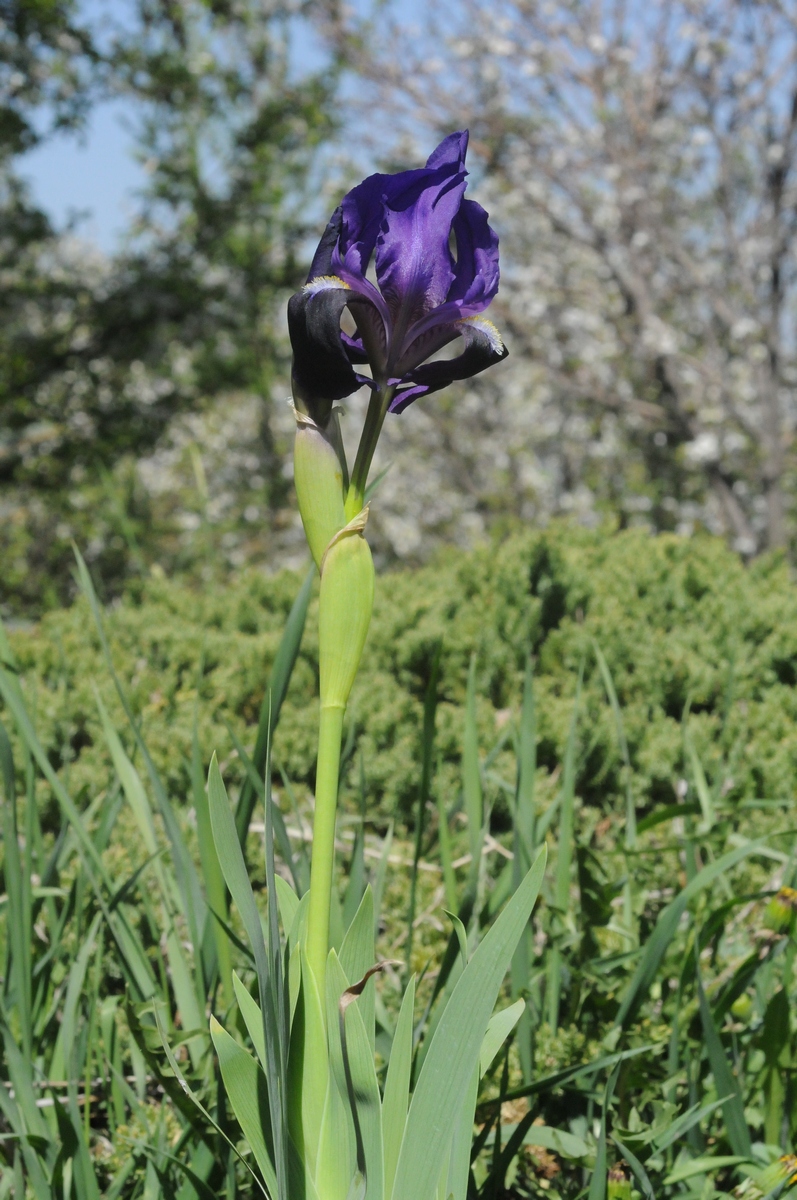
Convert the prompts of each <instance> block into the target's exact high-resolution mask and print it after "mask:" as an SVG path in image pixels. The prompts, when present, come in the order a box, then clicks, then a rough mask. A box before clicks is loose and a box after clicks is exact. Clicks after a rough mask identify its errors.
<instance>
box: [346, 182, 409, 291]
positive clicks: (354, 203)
mask: <svg viewBox="0 0 797 1200" xmlns="http://www.w3.org/2000/svg"><path fill="white" fill-rule="evenodd" d="M405 174H410V172H405ZM396 178H398V176H395V175H369V176H368V178H367V179H364V180H363V181H362V183H360V184H358V185H357V187H356V188H352V190H351V191H350V192H348V193H347V195H345V196H344V197H343V200H342V202H341V205H340V213H341V226H340V235H339V239H338V244H337V246H336V247H335V250H334V253H333V256H332V272H333V273H334V274H335V275H339V274H341V273H342V272H344V271H345V272H348V273H349V274H350V275H353V276H356V277H359V278H362V279H364V278H365V272H366V271H367V269H368V263H369V262H370V261H371V255H372V254H373V252H374V246H375V245H376V239H377V236H378V234H379V226H380V225H381V223H382V212H383V206H382V195H383V193H384V191H385V189H386V188H387V187H389V186H390V180H392V179H396Z"/></svg>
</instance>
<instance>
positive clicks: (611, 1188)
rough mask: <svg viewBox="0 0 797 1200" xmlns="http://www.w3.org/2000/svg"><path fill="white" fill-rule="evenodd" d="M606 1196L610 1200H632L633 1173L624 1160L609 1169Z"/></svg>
mask: <svg viewBox="0 0 797 1200" xmlns="http://www.w3.org/2000/svg"><path fill="white" fill-rule="evenodd" d="M606 1195H607V1198H608V1200H631V1172H630V1171H629V1169H628V1163H627V1162H626V1161H625V1159H624V1158H621V1159H620V1161H619V1162H618V1163H615V1164H614V1166H613V1167H610V1168H609V1174H608V1178H607V1180H606Z"/></svg>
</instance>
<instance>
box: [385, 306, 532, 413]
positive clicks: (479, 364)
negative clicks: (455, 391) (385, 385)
mask: <svg viewBox="0 0 797 1200" xmlns="http://www.w3.org/2000/svg"><path fill="white" fill-rule="evenodd" d="M458 332H459V333H461V334H462V337H463V339H464V342H465V349H464V350H463V351H462V353H461V354H459V355H457V357H456V358H449V359H445V360H443V361H441V362H431V363H424V364H423V366H420V367H416V369H415V370H413V371H408V372H407V374H406V375H405V376H404V380H405V382H406V383H407V384H409V386H408V387H406V388H404V389H403V390H400V391H399V392H398V393H397V395H396V396H395V398H394V400H393V402H392V404H391V405H390V412H394V413H400V412H403V411H404V409H405V408H407V407H408V405H410V404H412V402H413V400H417V399H418V397H419V396H427V395H428V394H429V393H430V392H437V391H439V390H440V389H441V388H444V387H447V386H448V384H449V383H453V382H454V380H455V379H470V378H471V376H473V375H478V374H479V372H480V371H484V370H486V369H487V367H491V366H492V365H493V364H494V363H497V362H501V360H502V359H504V358H506V356H507V354H508V353H509V351H508V350H507V348H506V346H505V345H504V343H503V341H502V340H501V335H500V334H499V332H498V330H497V329H496V328H495V326H494V325H493V323H492V321H488V320H486V318H484V317H482V318H478V317H476V318H470V319H468V320H465V321H463V322H462V323H461V325H460V326H459V327H458Z"/></svg>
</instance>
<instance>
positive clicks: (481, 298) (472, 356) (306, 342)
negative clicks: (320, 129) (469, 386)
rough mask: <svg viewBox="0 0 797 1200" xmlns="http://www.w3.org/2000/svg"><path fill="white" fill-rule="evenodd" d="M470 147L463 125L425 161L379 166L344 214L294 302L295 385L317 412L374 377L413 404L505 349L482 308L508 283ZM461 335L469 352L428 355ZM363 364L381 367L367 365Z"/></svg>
mask: <svg viewBox="0 0 797 1200" xmlns="http://www.w3.org/2000/svg"><path fill="white" fill-rule="evenodd" d="M467 146H468V134H467V131H466V132H463V133H452V134H450V135H449V136H448V137H447V138H445V139H444V140H443V141H442V142H441V143H440V145H439V146H438V147H437V149H436V150H435V151H433V153H432V154H431V155H430V157H429V160H428V162H427V163H426V166H425V167H423V168H420V169H419V170H414V171H401V172H399V173H398V174H396V175H370V176H369V177H368V178H367V179H365V180H364V181H363V182H362V183H361V184H359V186H358V187H356V188H354V189H353V190H352V191H350V192H349V193H348V195H347V196H345V197H344V199H343V202H342V204H341V205H340V206H339V208H337V209H336V211H335V212H334V214H333V216H332V219H331V221H330V222H329V225H328V226H327V228H326V231H325V233H324V236H323V237H322V239H321V242H320V244H319V246H318V249H317V251H316V253H315V257H314V259H313V264H312V267H311V268H310V274H309V275H308V278H307V283H306V285H305V286H304V288H303V289H302V290H301V291H300V292H297V293H296V295H295V296H293V297H292V298H291V300H290V302H289V305H288V325H289V330H290V335H291V344H292V347H293V355H294V358H293V386H294V394H295V397H296V399H297V401H298V402H299V403H301V404H303V405H304V406H305V407H306V408H307V410H308V412H309V413H310V415H311V416H314V418H315V419H317V420H320V421H321V422H324V421H325V419H326V417H327V416H328V413H329V410H330V408H331V406H332V403H333V402H334V401H335V400H340V399H342V398H343V397H344V396H348V395H350V394H351V393H352V392H354V391H356V390H357V388H359V387H361V386H362V385H363V384H366V385H367V386H369V387H371V388H372V389H373V390H374V392H375V393H379V394H380V395H381V396H382V397H383V398H384V401H385V402H386V404H387V408H388V411H390V412H403V410H404V409H405V408H406V407H407V405H408V404H411V403H412V401H413V400H416V399H417V398H418V397H419V396H424V395H427V394H428V393H429V392H435V391H437V390H438V389H440V388H443V387H445V386H446V385H447V384H449V383H451V382H453V380H455V379H468V378H470V376H472V375H476V374H477V373H478V372H479V371H483V370H484V369H485V368H486V367H489V366H491V365H492V364H493V363H496V362H500V360H501V359H502V358H505V357H506V354H507V351H506V348H505V346H504V343H503V341H502V340H501V336H500V334H499V332H498V330H497V329H496V328H495V326H494V325H493V324H492V322H491V321H488V320H487V319H486V318H485V317H482V316H481V315H480V314H481V313H483V311H484V309H485V308H487V306H488V304H489V303H490V301H491V300H492V299H493V297H494V296H495V294H496V292H497V291H498V276H499V272H498V238H497V236H496V234H495V233H494V231H493V230H492V229H491V228H490V226H489V225H488V223H487V213H486V212H485V211H484V209H483V208H482V207H481V206H480V205H478V204H476V203H474V201H473V200H466V199H464V193H465V188H466V186H467V185H466V183H465V177H466V175H467V171H466V170H465V152H466V150H467ZM452 245H453V246H455V247H456V251H455V253H454V254H452ZM369 267H372V268H373V270H372V272H371V274H372V276H373V275H375V277H376V282H375V283H374V282H372V280H371V279H370V278H368V272H369ZM344 308H348V310H349V312H350V314H351V316H352V317H353V318H354V323H355V326H356V331H355V332H354V333H353V334H351V335H350V334H347V333H345V332H343V331H342V330H341V324H340V322H341V315H342V313H343V309H344ZM459 337H461V338H462V340H463V343H464V345H463V349H462V352H461V353H460V354H458V355H457V356H456V357H453V358H449V359H446V360H438V361H435V362H429V361H427V360H428V359H429V358H431V357H432V355H434V354H436V353H437V351H439V350H441V349H442V348H443V347H444V346H446V345H447V344H449V343H450V342H453V341H454V340H455V339H456V338H459ZM363 363H368V364H369V365H370V367H371V376H370V377H369V376H367V375H364V374H361V373H360V372H358V371H357V370H356V368H357V366H359V365H362V364H363Z"/></svg>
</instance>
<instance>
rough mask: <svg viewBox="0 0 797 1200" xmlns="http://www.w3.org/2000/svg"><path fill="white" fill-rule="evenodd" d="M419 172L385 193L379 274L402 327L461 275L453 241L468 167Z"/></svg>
mask: <svg viewBox="0 0 797 1200" xmlns="http://www.w3.org/2000/svg"><path fill="white" fill-rule="evenodd" d="M408 174H409V173H408ZM414 174H415V178H414V179H412V180H407V182H406V183H405V184H404V186H402V187H401V189H397V188H391V190H390V193H389V194H387V195H386V196H385V201H384V207H385V215H384V221H383V224H382V227H381V230H380V232H379V237H378V238H377V242H376V277H377V280H378V281H379V287H380V290H381V292H382V295H383V296H384V297H385V301H386V303H387V306H388V309H389V310H390V314H391V316H392V318H393V322H394V324H395V325H397V326H398V327H399V329H402V327H403V328H404V329H406V327H407V325H408V324H410V323H411V322H412V321H416V320H418V319H419V318H420V317H422V316H423V315H424V314H425V313H428V312H429V311H430V310H431V309H433V308H436V307H437V306H438V305H440V304H442V303H443V301H444V300H445V299H446V296H447V295H448V291H449V289H450V287H451V285H452V283H453V281H454V278H455V275H454V262H453V259H452V257H451V251H450V250H449V248H448V241H449V236H450V234H451V226H452V223H453V220H454V217H455V216H456V214H457V212H458V211H459V207H460V205H461V203H462V195H463V192H464V191H465V171H464V170H462V169H460V168H459V167H456V166H454V165H453V164H452V163H450V162H449V163H443V164H442V165H441V166H439V167H437V168H435V169H434V170H429V169H424V170H422V171H418V172H415V173H414Z"/></svg>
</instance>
